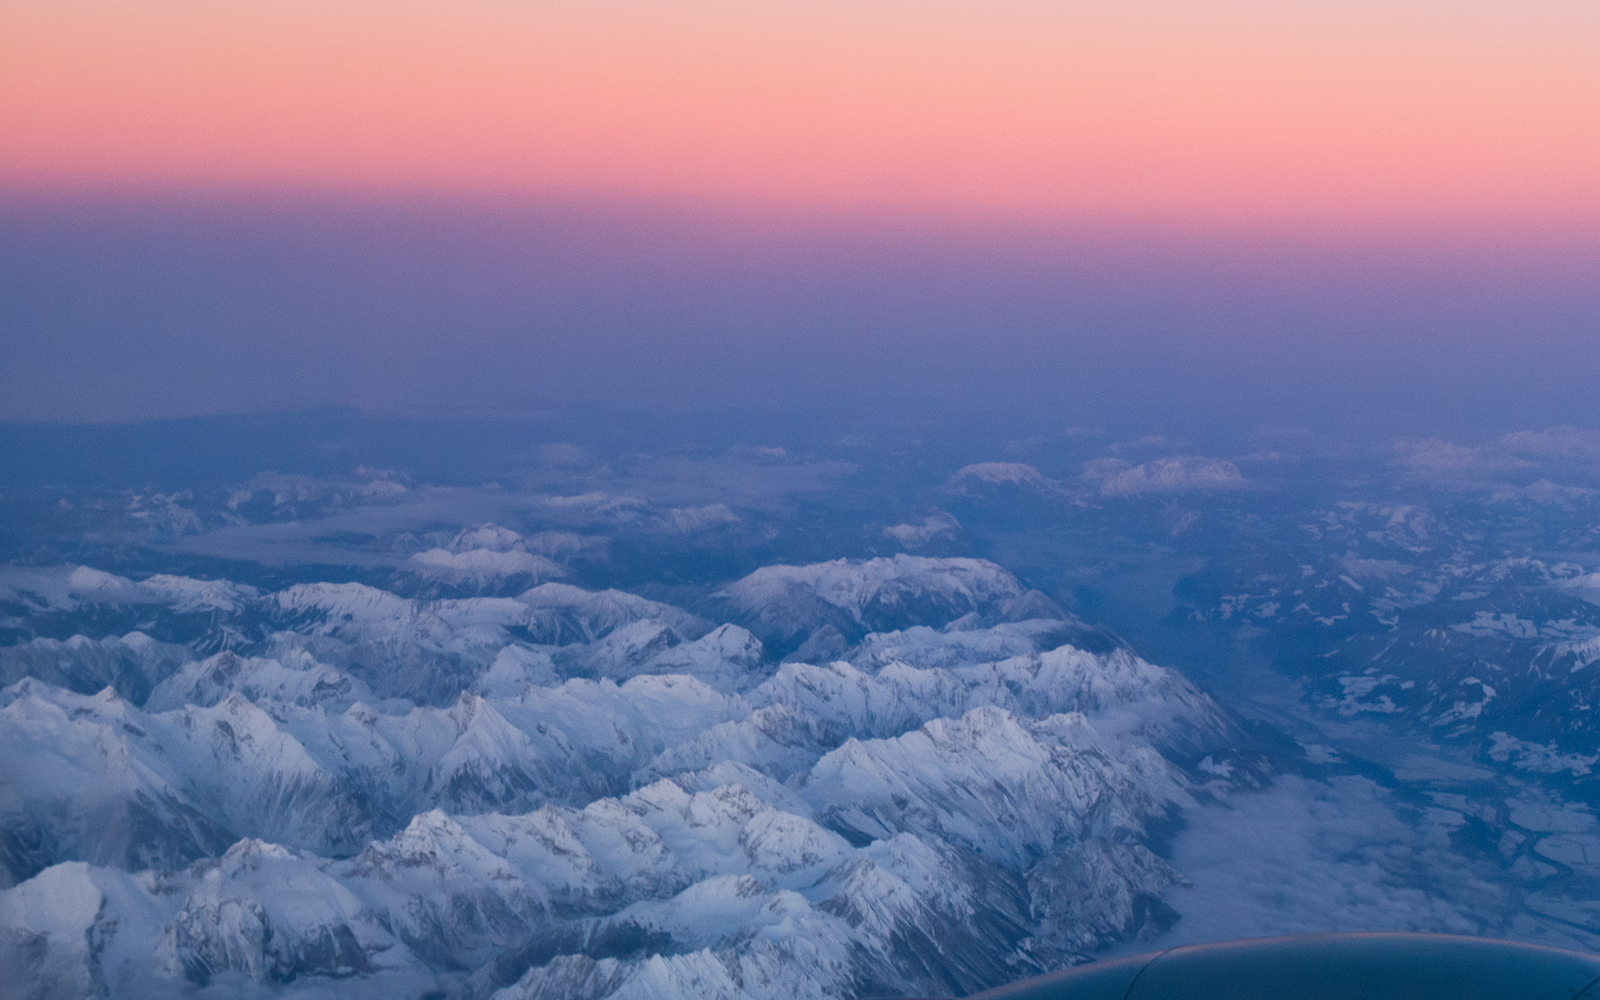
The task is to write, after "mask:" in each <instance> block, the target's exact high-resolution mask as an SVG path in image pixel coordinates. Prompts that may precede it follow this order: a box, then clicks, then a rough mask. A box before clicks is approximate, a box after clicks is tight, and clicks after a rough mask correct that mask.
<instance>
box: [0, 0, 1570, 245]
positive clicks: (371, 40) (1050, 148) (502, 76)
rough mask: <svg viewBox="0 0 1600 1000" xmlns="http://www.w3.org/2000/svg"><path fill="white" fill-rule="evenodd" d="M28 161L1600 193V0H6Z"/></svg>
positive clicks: (594, 190) (8, 147)
mask: <svg viewBox="0 0 1600 1000" xmlns="http://www.w3.org/2000/svg"><path fill="white" fill-rule="evenodd" d="M0 136H3V137H4V138H3V141H0V187H4V188H9V189H11V190H13V191H18V190H24V191H38V190H41V189H43V190H58V191H59V190H82V189H85V188H88V189H101V190H104V189H107V188H111V189H128V188H133V189H140V188H143V189H150V188H155V189H166V190H171V189H175V188H176V189H194V188H203V189H225V190H227V189H231V190H239V189H245V190H262V189H267V190H284V189H287V190H307V189H309V190H314V191H322V192H328V191H358V192H375V191H377V192H408V193H427V192H448V193H455V194H459V193H466V192H470V193H476V194H480V195H481V194H491V195H492V194H516V195H533V196H551V195H555V196H564V197H565V196H580V197H584V198H592V197H602V198H605V197H617V196H623V197H628V198H636V199H637V198H642V199H646V200H658V199H667V200H674V201H678V200H685V199H688V200H698V201H707V200H709V201H714V202H731V203H735V204H744V205H757V206H761V207H763V208H766V209H780V210H781V209H785V208H795V209H801V210H811V209H816V208H819V207H820V208H834V209H842V210H847V211H859V210H864V209H872V208H875V207H881V208H888V209H908V208H909V209H913V210H917V211H923V210H929V209H932V210H937V211H941V212H955V213H961V214H965V213H968V212H977V213H979V214H992V213H998V214H1002V215H1018V214H1020V215H1025V216H1026V215H1033V214H1037V213H1041V212H1043V213H1064V214H1067V215H1071V216H1080V217H1081V216H1084V215H1088V216H1096V217H1111V218H1127V217H1137V218H1142V219H1172V218H1184V219H1214V218H1226V219H1230V220H1234V221H1238V220H1240V219H1250V218H1268V219H1281V220H1287V221H1301V220H1336V221H1340V222H1357V223H1364V222H1385V223H1387V222H1391V221H1397V220H1400V221H1403V220H1411V219H1418V218H1422V219H1430V220H1438V219H1442V218H1447V219H1453V220H1458V221H1459V220H1463V219H1469V220H1492V221H1494V222H1496V223H1507V222H1509V223H1513V224H1516V225H1524V224H1534V225H1543V224H1546V223H1549V222H1553V221H1563V220H1564V221H1567V222H1570V221H1572V220H1574V219H1582V220H1596V219H1600V183H1597V181H1596V178H1600V5H1597V4H1595V3H1593V2H1592V0H1518V2H1510V0H1499V2H1485V0H1456V2H1450V3H1445V2H1436V0H1390V2H1374V0H1344V2H1332V0H1298V2H1276V3H1267V2H1261V0H1218V2H1177V0H1130V2H1119V3H1095V4H1088V3H1082V2H1056V3H1047V2H1042V0H1002V2H997V3H989V4H979V3H955V2H949V0H932V2H921V3H913V2H901V0H863V2H855V3H844V2H836V0H811V2H805V3H800V2H790V0H772V2H730V0H682V2H676V3H667V2H660V0H628V2H623V0H583V2H573V0H528V2H523V3H511V2H483V0H473V2H455V3H447V2H441V0H387V2H382V3H379V2H367V0H318V2H311V0H273V2H266V0H241V2H236V3H217V2H212V0H204V2H202V0H145V2H133V0H87V2H82V3H72V4H64V3H48V2H39V0H5V2H4V3H3V5H0Z"/></svg>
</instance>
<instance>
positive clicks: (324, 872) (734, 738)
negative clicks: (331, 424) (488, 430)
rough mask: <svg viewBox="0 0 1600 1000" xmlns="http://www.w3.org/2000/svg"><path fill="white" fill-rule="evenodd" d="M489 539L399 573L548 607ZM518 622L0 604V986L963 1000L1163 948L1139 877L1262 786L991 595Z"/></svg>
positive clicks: (452, 607) (1091, 649)
mask: <svg viewBox="0 0 1600 1000" xmlns="http://www.w3.org/2000/svg"><path fill="white" fill-rule="evenodd" d="M476 531H477V534H476V535H475V536H474V537H473V539H472V540H469V541H470V544H467V543H463V544H462V545H457V546H455V550H454V551H452V550H450V549H439V550H437V551H436V552H434V551H430V552H428V553H424V558H423V559H422V560H421V562H422V563H423V564H425V565H424V566H423V568H422V569H421V570H419V574H420V575H423V576H427V575H429V574H431V575H432V578H434V579H443V578H446V577H448V578H449V579H451V580H456V581H457V582H459V580H461V579H466V578H469V577H471V576H472V575H473V574H474V573H478V574H479V575H480V576H482V575H484V574H493V573H498V570H496V569H495V567H494V566H491V565H490V563H492V562H494V560H495V559H496V558H500V560H501V561H502V562H505V561H507V560H510V561H513V562H515V563H516V565H515V566H510V564H509V563H507V566H508V569H507V572H506V573H500V574H499V576H500V577H501V578H506V577H510V578H518V577H533V578H536V577H539V576H544V577H549V576H555V575H558V574H557V573H554V572H552V571H551V570H550V567H548V566H544V565H543V564H542V563H541V562H539V560H541V559H545V560H546V561H548V560H547V559H546V557H544V556H542V555H540V554H539V553H538V552H535V551H531V550H530V547H529V546H526V545H521V544H518V543H516V540H515V538H514V537H513V539H512V541H510V542H508V541H507V539H506V537H505V536H506V535H507V534H508V533H505V532H503V531H501V530H496V529H494V528H493V526H487V527H484V528H480V529H476ZM465 534H466V533H464V536H465ZM480 543H481V544H480ZM474 552H482V553H489V554H490V556H492V557H493V558H491V557H472V559H467V560H462V559H459V558H457V557H459V556H462V555H466V554H470V553H474ZM501 557H504V558H501ZM473 559H476V561H473ZM480 564H481V565H480ZM495 565H498V563H496V564H495ZM523 582H528V583H531V585H530V586H528V587H526V588H525V589H522V590H520V591H519V592H517V593H515V594H514V595H509V594H497V595H495V596H475V597H438V596H413V597H403V596H400V595H399V594H396V593H393V592H390V591H386V590H382V589H378V588H375V587H372V586H368V585H363V584H357V583H296V584H293V585H291V586H287V587H285V588H283V589H281V590H276V591H270V590H262V589H258V588H255V587H250V586H244V585H236V584H232V583H228V582H226V581H217V580H204V581H202V580H192V579H187V578H180V577H173V576H167V577H155V576H152V577H149V578H146V579H143V580H138V581H135V580H132V579H127V578H123V577H119V576H115V575H113V574H110V573H105V572H101V571H99V570H96V569H91V568H87V567H81V566H79V567H74V566H64V567H59V568H31V569H27V570H15V571H12V572H10V574H9V575H8V576H6V577H5V579H4V580H0V613H3V614H4V615H5V616H6V618H7V620H8V621H9V622H10V623H11V625H10V627H11V628H13V629H16V630H18V631H21V630H22V629H23V628H24V626H26V623H28V622H30V621H32V622H35V623H40V624H41V625H45V624H47V625H48V628H38V629H35V630H34V631H35V632H36V634H35V636H34V637H33V638H29V639H26V640H24V641H20V642H18V643H16V644H15V645H12V646H9V647H6V648H3V649H0V680H3V681H4V683H5V685H6V686H5V687H4V688H3V690H0V759H3V760H5V761H8V762H17V763H20V764H22V765H23V766H20V767H14V768H12V769H11V771H10V773H9V774H8V776H7V779H6V780H5V782H4V783H3V784H0V837H3V841H0V879H3V880H4V883H5V885H7V886H9V887H8V888H5V889H4V890H3V891H0V935H3V937H0V948H3V949H4V951H5V954H4V955H0V964H3V965H4V966H5V967H6V968H8V969H10V970H12V974H11V975H10V976H9V978H8V987H7V988H8V989H11V990H12V991H13V992H14V993H15V994H16V995H19V996H29V997H67V996H72V997H78V996H100V995H111V996H159V995H164V994H172V995H178V994H183V993H185V991H191V990H193V989H196V988H210V989H224V990H228V991H234V992H237V991H241V990H244V989H246V984H251V983H253V984H257V985H256V986H254V987H249V988H251V989H261V990H267V991H268V992H272V991H290V992H295V995H301V994H303V993H306V992H307V991H309V992H310V993H312V994H317V993H319V992H320V991H324V990H326V991H328V992H333V991H342V992H344V993H345V994H348V993H349V992H350V991H351V990H356V991H359V990H362V989H369V988H370V989H371V990H373V991H375V992H377V993H380V994H382V995H387V996H406V995H415V996H420V995H424V994H440V995H444V996H451V997H489V996H497V997H502V998H506V1000H510V998H521V997H547V996H575V997H576V996H584V997H593V998H600V997H609V996H617V997H646V996H669V995H681V996H707V997H724V996H725V997H773V998H777V997H791V996H815V997H847V996H861V995H883V994H895V993H899V994H923V995H934V994H951V993H956V994H959V993H966V992H971V991H974V990H977V989H982V988H985V987H988V986H992V985H996V984H998V983H1001V982H1005V981H1009V980H1011V979H1015V978H1018V977H1021V976H1025V975H1029V974H1033V973H1037V972H1041V971H1045V970H1048V969H1052V968H1058V967H1061V966H1063V965H1067V964H1071V963H1075V962H1080V961H1084V960H1087V959H1088V958H1089V957H1090V956H1092V955H1093V954H1094V953H1095V952H1096V951H1097V950H1098V949H1100V948H1102V947H1104V946H1106V945H1107V944H1110V943H1114V942H1117V941H1121V940H1126V939H1130V938H1133V937H1136V936H1138V935H1140V934H1141V933H1154V932H1156V931H1159V930H1161V929H1164V928H1165V927H1167V926H1168V925H1170V923H1171V921H1172V920H1173V918H1174V914H1173V913H1172V911H1171V910H1170V908H1168V907H1167V906H1166V904H1165V903H1163V902H1162V898H1161V896H1162V893H1163V891H1164V890H1166V889H1167V887H1169V886H1171V885H1173V884H1175V883H1178V882H1180V881H1181V880H1182V878H1183V875H1182V873H1181V872H1179V871H1176V870H1174V869H1173V868H1172V867H1171V866H1170V865H1169V863H1168V862H1166V861H1164V860H1162V859H1161V858H1160V857H1158V856H1157V854H1156V853H1154V852H1153V851H1152V850H1151V847H1150V845H1151V843H1152V839H1151V838H1152V837H1157V836H1159V835H1160V833H1161V831H1163V830H1166V829H1169V828H1170V827H1171V826H1172V824H1173V823H1174V822H1175V821H1177V820H1178V819H1179V817H1180V816H1181V815H1182V814H1183V812H1184V811H1185V810H1187V809H1192V808H1194V807H1195V806H1196V804H1197V803H1198V802H1201V801H1205V800H1208V799H1210V798H1213V797H1215V796H1217V795H1219V794H1225V793H1226V791H1227V790H1228V789H1229V788H1233V787H1237V786H1240V785H1251V784H1254V783H1257V782H1259V780H1260V779H1261V777H1262V776H1263V775H1264V774H1265V773H1266V771H1267V770H1268V769H1269V765H1268V764H1267V763H1266V761H1265V759H1264V758H1263V757H1262V756H1261V755H1260V753H1259V751H1258V750H1257V749H1255V748H1254V747H1253V745H1252V742H1251V738H1250V737H1249V736H1248V735H1247V734H1246V733H1245V732H1244V731H1243V730H1242V729H1241V728H1240V727H1239V725H1238V724H1237V723H1236V722H1235V721H1234V720H1233V719H1232V717H1231V716H1230V715H1229V714H1228V713H1226V712H1225V711H1224V710H1222V709H1221V708H1220V707H1219V706H1218V705H1217V704H1216V703H1215V702H1213V701H1212V699H1211V698H1210V697H1208V696H1207V695H1206V694H1205V693H1204V692H1202V691H1201V690H1199V689H1198V688H1196V687H1195V686H1194V685H1193V684H1191V683H1190V682H1188V681H1187V680H1185V679H1184V678H1183V677H1181V676H1180V675H1178V674H1176V673H1174V672H1173V671H1171V670H1167V669H1164V668H1162V667H1159V666H1156V665H1153V664H1151V663H1148V662H1146V661H1145V660H1143V659H1140V658H1139V657H1138V656H1136V655H1134V654H1133V653H1132V652H1131V651H1129V650H1128V649H1127V648H1126V647H1125V646H1123V645H1121V644H1119V643H1117V642H1115V641H1114V640H1111V639H1108V637H1107V636H1106V634H1104V633H1102V632H1099V631H1097V630H1095V629H1092V628H1090V627H1089V626H1086V625H1084V624H1083V623H1082V622H1079V621H1077V620H1075V619H1073V618H1071V617H1070V616H1068V615H1066V614H1064V613H1063V612H1062V611H1061V610H1060V609H1059V608H1058V607H1057V606H1056V605H1055V604H1054V603H1053V602H1052V601H1050V600H1049V599H1048V598H1045V597H1044V596H1043V595H1041V594H1038V593H1036V592H1028V591H1027V590H1026V588H1024V587H1023V586H1022V585H1021V584H1020V583H1019V582H1018V581H1017V580H1016V578H1015V577H1013V576H1012V575H1011V574H1010V573H1008V572H1006V571H1005V570H1003V569H1002V568H1000V567H999V566H997V565H995V564H994V563H991V562H986V561H984V560H979V559H970V558H948V559H941V558H928V557H917V556H909V555H900V556H895V557H893V558H877V559H871V560H864V561H846V560H835V561H832V562H826V563H820V564H815V565H807V566H771V567H766V568H763V569H760V570H758V571H756V572H755V573H752V574H750V575H748V576H746V577H744V578H742V579H738V580H735V581H733V582H731V583H728V584H726V585H724V586H723V587H721V588H720V589H718V590H716V591H715V592H714V593H712V594H711V595H710V596H709V597H708V598H707V599H706V600H705V601H704V602H703V603H702V605H701V606H699V607H697V608H696V609H695V610H694V611H690V610H685V609H683V608H678V607H674V606H672V605H670V604H666V603H662V602H660V601H653V600H647V599H645V598H642V597H638V596H635V595H632V594H627V593H622V592H619V591H588V590H583V589H580V588H578V587H576V586H572V585H570V584H566V583H561V582H536V580H532V579H527V580H523ZM68 628H72V629H74V630H75V631H76V633H77V634H73V635H71V636H70V637H68V638H64V639H63V638H54V637H49V636H47V635H41V634H37V633H45V632H50V631H52V630H53V631H54V632H55V633H57V634H59V633H60V632H62V631H64V630H65V629H68ZM1075 639H1076V640H1078V642H1076V643H1075V642H1074V641H1073V640H1075ZM817 654H826V655H817Z"/></svg>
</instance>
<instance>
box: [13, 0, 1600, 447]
mask: <svg viewBox="0 0 1600 1000" xmlns="http://www.w3.org/2000/svg"><path fill="white" fill-rule="evenodd" d="M0 136H4V137H5V141H3V142H0V268H4V271H3V272H0V277H4V279H5V280H4V282H3V287H0V324H3V325H0V338H3V340H0V344H3V346H4V347H5V348H6V351H7V354H8V357H9V363H8V365H7V366H6V371H5V373H3V374H0V396H3V397H4V399H3V400H0V420H13V421H16V420H22V421H35V420H51V421H85V420H88V421H105V420H127V419H141V418H147V417H163V416H183V415H190V414H195V413H211V412H247V411H255V410H262V409H278V408H295V407H307V406H320V405H353V406H357V407H360V408H363V409H366V410H372V411H378V412H407V413H428V412H447V411H448V412H455V411H462V410H472V411H484V412H502V411H528V410H537V409H539V408H541V407H546V408H548V407H562V406H571V405H574V404H578V403H595V404H603V405H623V404H637V405H643V406H646V407H658V408H678V409H681V408H685V407H691V408H692V407H697V406H716V405H720V404H725V405H748V404H750V403H752V402H757V403H760V402H765V403H769V404H773V405H798V404H800V403H810V404H815V405H826V406H858V405H866V402H874V401H875V402H876V403H878V404H881V405H882V406H884V407H887V408H891V409H892V408H893V407H896V406H907V405H913V404H915V405H923V406H934V405H943V404H944V403H946V402H948V403H951V404H952V405H954V404H959V405H962V406H983V405H986V403H999V404H1003V405H1005V406H1007V407H1011V408H1012V409H1015V410H1017V411H1018V412H1024V411H1026V412H1032V411H1042V410H1051V411H1052V413H1053V414H1055V411H1061V412H1060V413H1059V414H1056V415H1060V416H1062V417H1063V418H1065V417H1066V416H1072V417H1074V418H1075V419H1083V418H1085V417H1087V418H1093V416H1094V415H1095V412H1096V411H1097V409H1110V410H1117V411H1118V413H1119V414H1120V415H1121V416H1122V417H1126V418H1127V419H1128V420H1132V421H1135V422H1137V421H1138V420H1144V421H1145V422H1147V423H1149V424H1151V425H1152V426H1160V425H1171V424H1174V423H1185V422H1193V421H1196V420H1200V419H1223V420H1233V421H1237V422H1267V423H1273V422H1276V423H1296V422H1307V421H1312V422H1315V421H1321V422H1329V421H1333V422H1337V421H1340V420H1346V421H1348V420H1358V421H1359V420H1368V421H1377V422H1382V421H1385V420H1392V421H1397V422H1402V423H1403V422H1409V423H1411V424H1424V423H1427V422H1429V421H1434V422H1438V421H1441V420H1443V421H1451V420H1459V421H1466V422H1469V423H1470V422H1471V421H1474V420H1475V421H1477V422H1478V423H1480V424H1482V426H1483V428H1484V430H1485V432H1488V431H1492V430H1510V429H1515V428H1516V427H1517V426H1524V425H1525V423H1526V422H1527V421H1534V422H1538V421H1543V420H1551V421H1556V422H1582V420H1581V418H1582V417H1583V416H1584V412H1585V411H1584V409H1583V407H1582V405H1581V402H1580V401H1581V398H1582V394H1583V391H1584V386H1585V385H1586V384H1587V383H1588V381H1589V380H1590V379H1589V377H1590V376H1592V374H1593V373H1594V372H1596V371H1600V367H1597V366H1596V363H1597V362H1600V355H1597V353H1596V348H1595V347H1594V342H1595V341H1596V339H1600V338H1596V337H1595V332H1596V329H1597V325H1600V301H1597V293H1596V292H1595V291H1594V289H1595V287H1596V286H1600V184H1596V183H1595V182H1594V178H1595V177H1597V176H1600V7H1597V6H1596V5H1595V4H1593V3H1590V2H1578V0H1531V2H1524V3H1516V4H1512V3H1504V2H1494V3H1490V2H1480V0H1467V2H1456V3H1450V4H1445V3H1442V2H1431V0H1395V2H1388V3H1376V2H1368V0H1354V2H1342V3H1331V2H1322V0H1306V2H1295V3H1284V2H1278V3H1267V2H1259V0H1218V2H1203V3H1202V2H1188V3H1178V2H1174V0H1133V2H1128V3H1118V4H1092V5H1091V4H1084V3H1070V2H1058V3H1043V2H1033V0H1003V2H998V3H989V4H981V5H980V4H976V3H957V2H947V0H940V2H931V3H916V4H913V3H909V2H898V0H866V2H857V3H835V2H832V0H817V2H809V3H804V4H802V3H794V2H762V3H753V2H731V0H729V2H724V0H688V2H679V3H664V2H656V0H631V2H621V0H588V2H583V3H577V2H565V0H553V2H540V3H534V2H525V3H509V2H458V3H449V4H446V3H441V2H434V0H399V2H387V3H383V4H379V3H368V2H364V0H325V2H318V3H311V2H302V0H274V2H264V0H241V2H238V3H230V4H216V3H202V2H198V0H148V2H141V3H137V4H135V3H131V2H128V0H88V2H85V3H79V4H71V5H68V4H47V3H38V2H28V3H22V2H17V0H0ZM864 401H865V402H864ZM1066 411H1072V412H1071V413H1070V414H1068V413H1067V412H1066ZM1052 419H1054V416H1052ZM1590 422H1592V420H1591V421H1590Z"/></svg>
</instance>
